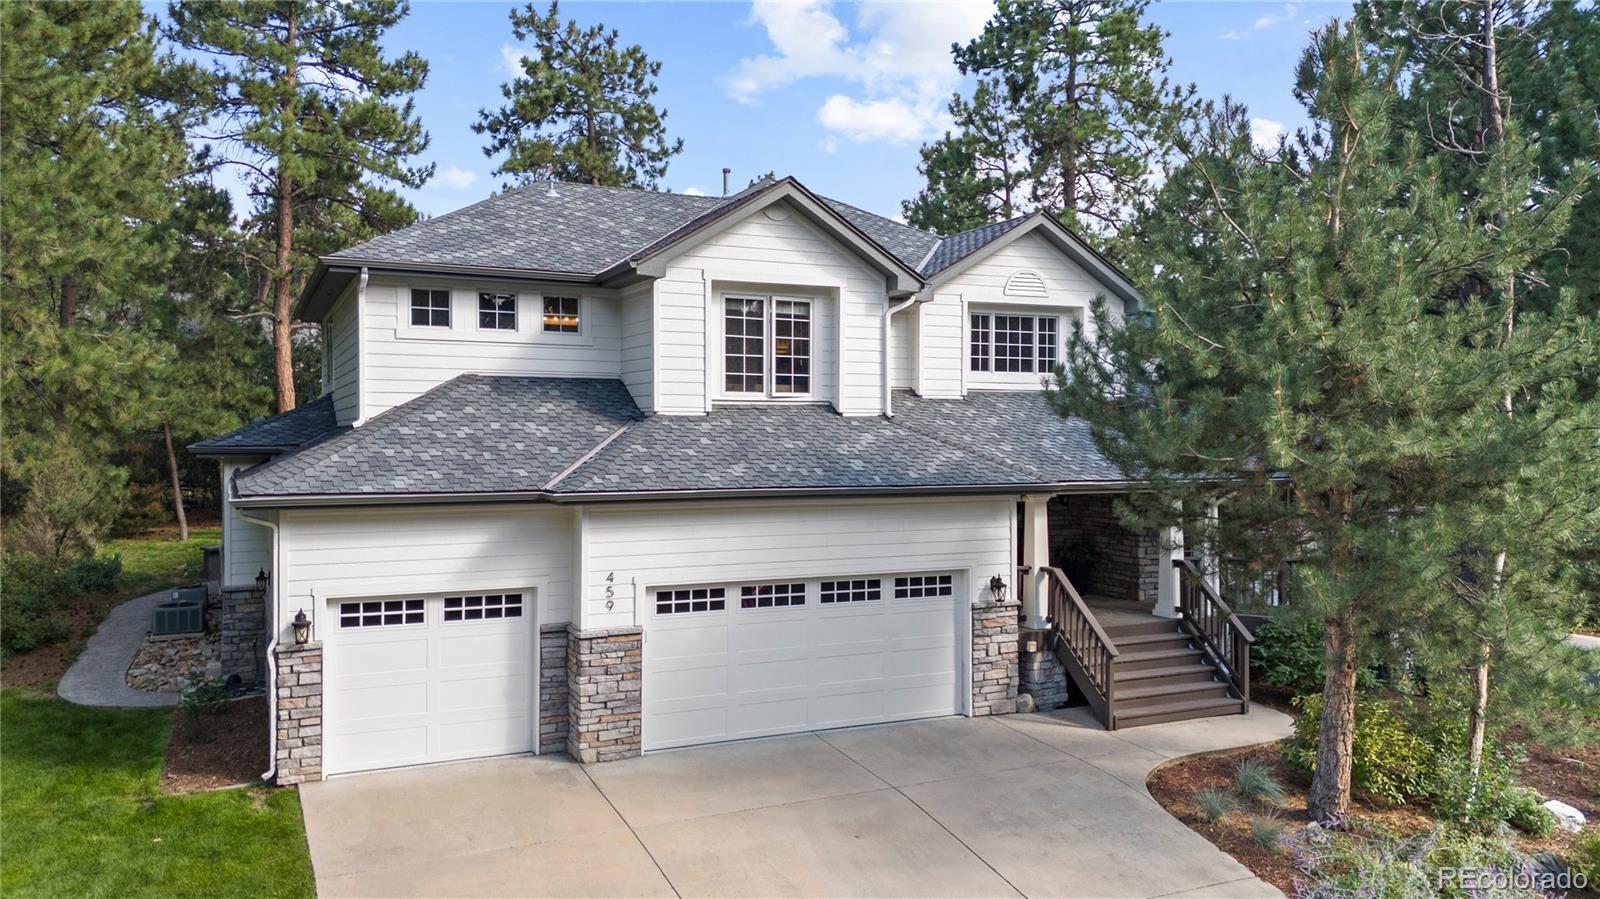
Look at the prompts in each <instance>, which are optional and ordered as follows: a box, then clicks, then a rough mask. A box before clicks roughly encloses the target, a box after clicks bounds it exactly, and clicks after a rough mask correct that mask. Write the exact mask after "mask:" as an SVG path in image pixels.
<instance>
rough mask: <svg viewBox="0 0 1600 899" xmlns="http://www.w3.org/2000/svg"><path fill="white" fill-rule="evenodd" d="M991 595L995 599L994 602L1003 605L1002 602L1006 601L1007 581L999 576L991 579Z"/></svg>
mask: <svg viewBox="0 0 1600 899" xmlns="http://www.w3.org/2000/svg"><path fill="white" fill-rule="evenodd" d="M989 595H990V596H992V597H994V601H995V602H997V603H1002V602H1005V601H1006V580H1005V578H1003V577H1001V576H1000V575H998V574H997V575H995V576H994V577H992V578H989Z"/></svg>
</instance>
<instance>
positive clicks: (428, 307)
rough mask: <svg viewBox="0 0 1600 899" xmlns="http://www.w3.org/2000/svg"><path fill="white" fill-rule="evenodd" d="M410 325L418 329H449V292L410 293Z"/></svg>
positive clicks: (415, 291) (427, 291)
mask: <svg viewBox="0 0 1600 899" xmlns="http://www.w3.org/2000/svg"><path fill="white" fill-rule="evenodd" d="M411 324H412V325H413V326H415V327H419V328H448V327H450V291H448V290H413V291H411Z"/></svg>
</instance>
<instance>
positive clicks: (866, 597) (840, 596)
mask: <svg viewBox="0 0 1600 899" xmlns="http://www.w3.org/2000/svg"><path fill="white" fill-rule="evenodd" d="M817 592H818V594H819V595H818V597H817V598H818V599H819V600H820V601H822V602H825V603H840V602H871V601H872V600H875V599H882V598H883V582H882V581H881V580H879V579H877V578H862V579H859V580H854V581H823V582H822V584H821V588H820V589H819V590H818V591H817Z"/></svg>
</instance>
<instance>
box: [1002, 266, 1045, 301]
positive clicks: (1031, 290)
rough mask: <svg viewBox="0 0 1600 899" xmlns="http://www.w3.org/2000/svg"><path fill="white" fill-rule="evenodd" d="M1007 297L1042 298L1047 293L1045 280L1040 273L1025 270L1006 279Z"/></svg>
mask: <svg viewBox="0 0 1600 899" xmlns="http://www.w3.org/2000/svg"><path fill="white" fill-rule="evenodd" d="M1005 293H1006V296H1008V297H1042V296H1046V295H1047V293H1046V291H1045V289H1044V279H1043V278H1041V277H1039V273H1038V272H1032V271H1028V270H1027V269H1023V270H1022V271H1019V272H1017V273H1016V274H1014V275H1012V276H1011V277H1010V278H1007V279H1006V290H1005Z"/></svg>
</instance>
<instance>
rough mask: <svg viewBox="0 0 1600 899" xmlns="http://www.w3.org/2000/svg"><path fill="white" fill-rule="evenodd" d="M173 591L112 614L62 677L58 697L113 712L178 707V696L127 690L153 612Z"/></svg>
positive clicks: (133, 601) (132, 601) (143, 598)
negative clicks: (136, 656)
mask: <svg viewBox="0 0 1600 899" xmlns="http://www.w3.org/2000/svg"><path fill="white" fill-rule="evenodd" d="M171 594H172V591H170V590H162V591H160V592H159V593H151V594H150V595H148V596H141V597H139V598H138V599H130V600H128V601H127V602H125V603H123V604H122V605H120V606H117V607H116V608H114V609H112V610H111V614H109V615H107V616H106V620H105V621H102V622H100V629H99V630H97V631H95V632H94V636H92V637H90V638H89V645H88V646H87V647H86V648H85V649H84V650H83V654H82V655H80V656H78V660H77V661H76V662H73V663H72V667H71V668H68V669H67V673H66V674H64V675H62V677H61V683H60V684H58V685H57V686H56V695H58V696H60V697H61V698H62V699H65V700H66V701H68V702H75V703H77V704H78V705H92V706H100V707H102V708H113V709H152V708H160V707H162V706H169V705H177V704H178V698H179V697H178V694H176V693H146V692H145V691H143V690H135V689H134V688H132V687H130V686H128V665H130V664H131V663H132V662H133V656H134V654H135V653H137V652H138V651H139V644H141V643H143V642H144V637H145V634H147V633H149V632H150V612H151V610H152V609H154V608H155V607H156V605H157V604H158V603H160V602H162V601H164V600H166V599H167V597H169V596H171Z"/></svg>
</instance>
